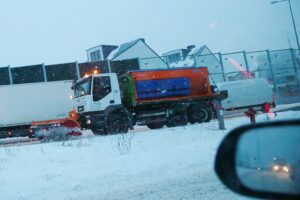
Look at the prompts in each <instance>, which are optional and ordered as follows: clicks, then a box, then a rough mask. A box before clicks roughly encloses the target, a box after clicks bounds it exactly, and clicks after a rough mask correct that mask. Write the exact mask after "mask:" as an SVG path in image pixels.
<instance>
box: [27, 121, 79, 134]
mask: <svg viewBox="0 0 300 200" xmlns="http://www.w3.org/2000/svg"><path fill="white" fill-rule="evenodd" d="M81 135H82V131H81V127H80V124H79V123H78V122H77V121H75V120H73V119H70V118H67V119H59V120H48V121H39V122H32V125H31V127H30V135H29V137H37V138H40V139H44V138H53V139H58V138H67V137H69V136H81Z"/></svg>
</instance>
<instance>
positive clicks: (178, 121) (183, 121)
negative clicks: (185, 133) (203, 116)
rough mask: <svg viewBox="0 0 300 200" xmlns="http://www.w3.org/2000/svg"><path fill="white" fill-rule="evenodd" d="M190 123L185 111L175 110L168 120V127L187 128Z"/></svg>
mask: <svg viewBox="0 0 300 200" xmlns="http://www.w3.org/2000/svg"><path fill="white" fill-rule="evenodd" d="M187 123H188V117H187V114H186V111H185V109H174V110H173V114H172V115H171V116H170V117H169V118H168V121H167V124H166V125H167V127H176V126H185V125H187Z"/></svg>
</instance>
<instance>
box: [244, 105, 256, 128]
mask: <svg viewBox="0 0 300 200" xmlns="http://www.w3.org/2000/svg"><path fill="white" fill-rule="evenodd" d="M245 114H246V116H247V117H249V118H250V122H251V124H255V122H256V121H255V115H256V114H257V112H256V110H255V109H254V108H253V107H249V109H248V111H246V112H245Z"/></svg>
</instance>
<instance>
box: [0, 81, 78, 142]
mask: <svg viewBox="0 0 300 200" xmlns="http://www.w3.org/2000/svg"><path fill="white" fill-rule="evenodd" d="M71 86H72V81H54V82H39V83H27V84H14V85H5V86H0V138H3V137H8V136H27V135H29V132H30V126H31V124H32V122H35V121H45V120H52V119H64V118H67V117H68V115H69V112H70V111H71V110H72V108H73V106H72V100H71V99H70V96H71V95H72V94H73V92H72V89H71Z"/></svg>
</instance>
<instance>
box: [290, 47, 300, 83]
mask: <svg viewBox="0 0 300 200" xmlns="http://www.w3.org/2000/svg"><path fill="white" fill-rule="evenodd" d="M290 51H291V56H292V60H293V65H294V68H295V73H296V79H297V85H298V88H300V83H299V78H298V69H297V65H296V63H295V60H296V58H295V55H294V51H293V49H292V48H291V50H290Z"/></svg>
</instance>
